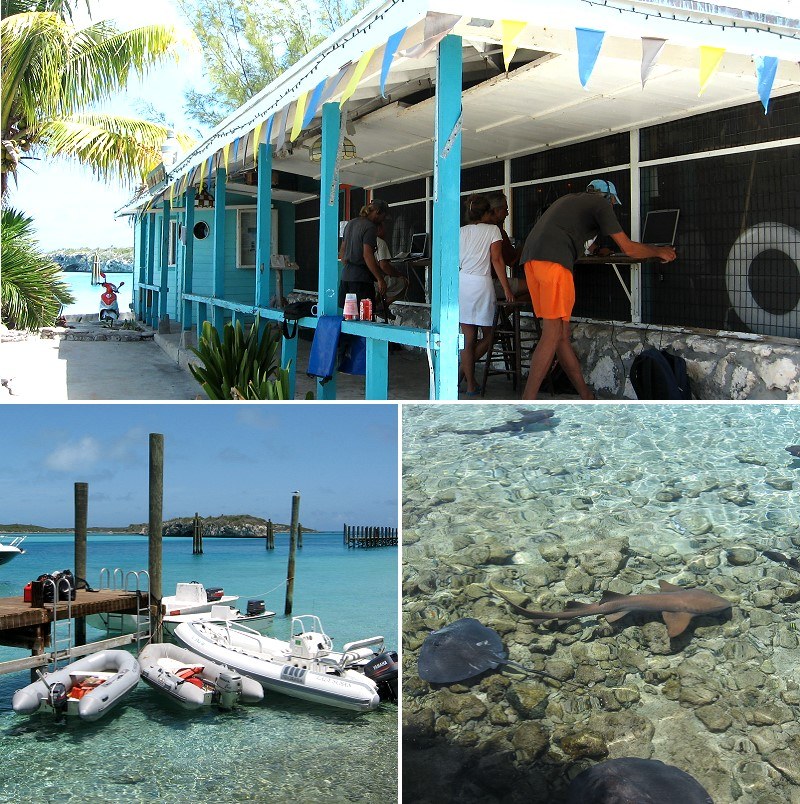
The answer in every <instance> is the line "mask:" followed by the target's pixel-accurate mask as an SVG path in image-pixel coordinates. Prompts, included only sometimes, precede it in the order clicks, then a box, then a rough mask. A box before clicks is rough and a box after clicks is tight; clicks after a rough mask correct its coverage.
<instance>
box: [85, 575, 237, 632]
mask: <svg viewBox="0 0 800 804" xmlns="http://www.w3.org/2000/svg"><path fill="white" fill-rule="evenodd" d="M238 599H239V596H238V595H226V594H223V590H222V589H219V588H209V589H207V588H206V587H205V586H203V584H201V583H198V582H197V581H191V582H189V583H178V584H176V586H175V594H174V595H168V596H167V597H163V598H161V606H162V608H163V610H164V612H165V616H167V617H177V616H182V615H184V614H201V613H203V612H209V611H211V607H212V606H230V605H231V604H232V603H235V602H236V601H237V600H238ZM86 622H87V623H88V624H89V625H91V626H92V627H93V628H99V629H101V630H103V631H108V632H109V633H119V634H133V633H134V632H136V631H137V630H138V629H137V625H138V618H137V616H136V615H135V614H118V613H114V612H110V613H109V612H105V613H101V614H91V615H89V616H88V617H87V618H86ZM143 627H146V626H144V625H143Z"/></svg>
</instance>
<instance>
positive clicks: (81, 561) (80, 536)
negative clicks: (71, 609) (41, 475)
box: [75, 483, 89, 645]
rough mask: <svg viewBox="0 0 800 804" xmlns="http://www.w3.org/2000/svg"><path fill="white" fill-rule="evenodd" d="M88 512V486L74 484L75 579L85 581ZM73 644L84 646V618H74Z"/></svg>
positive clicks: (85, 484)
mask: <svg viewBox="0 0 800 804" xmlns="http://www.w3.org/2000/svg"><path fill="white" fill-rule="evenodd" d="M88 511H89V484H88V483H76V484H75V577H76V578H83V579H84V580H85V579H86V523H87V517H88ZM75 644H76V645H85V644H86V618H85V617H76V618H75Z"/></svg>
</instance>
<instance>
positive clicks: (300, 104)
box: [289, 92, 308, 142]
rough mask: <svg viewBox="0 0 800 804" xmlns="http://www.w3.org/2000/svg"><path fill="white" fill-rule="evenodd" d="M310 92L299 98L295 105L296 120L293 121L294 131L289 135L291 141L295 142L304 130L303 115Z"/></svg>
mask: <svg viewBox="0 0 800 804" xmlns="http://www.w3.org/2000/svg"><path fill="white" fill-rule="evenodd" d="M307 99H308V92H304V93H303V94H302V95H301V96H300V97H299V98H298V99H297V105H296V106H295V107H294V122H293V123H292V133H291V134H290V135H289V142H294V141H295V140H296V139H297V138H298V137H299V136H300V132H301V131H302V130H303V117H304V115H305V113H306V100H307Z"/></svg>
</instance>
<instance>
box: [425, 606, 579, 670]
mask: <svg viewBox="0 0 800 804" xmlns="http://www.w3.org/2000/svg"><path fill="white" fill-rule="evenodd" d="M501 664H504V665H508V666H509V667H513V668H514V669H516V670H518V671H520V672H522V673H526V674H529V675H536V676H544V677H545V678H551V679H553V680H554V681H559V682H561V679H559V678H556V677H555V676H551V675H550V674H549V673H545V672H544V671H543V670H532V669H529V668H527V667H523V666H522V665H519V664H517V663H516V662H512V661H511V660H510V659H509V658H508V654H507V653H506V652H505V650H504V648H503V642H502V640H501V639H500V635H499V634H498V633H497V631H494V630H493V629H491V628H488V627H487V626H485V625H483V624H482V623H480V622H478V620H475V619H473V618H471V617H465V618H464V619H462V620H456V621H455V622H453V623H450V625H446V626H445V627H444V628H440V629H439V630H438V631H431V633H430V634H428V637H427V638H426V639H425V642H423V643H422V650H421V651H420V654H419V662H418V663H417V666H418V669H419V677H420V678H421V679H422V680H423V681H427V682H429V683H430V684H456V683H457V682H459V681H466V680H467V679H469V678H474V677H475V676H477V675H480V674H481V673H483V672H485V671H486V670H494V669H495V668H497V667H499V666H500V665H501ZM562 683H565V682H562ZM566 683H570V682H566Z"/></svg>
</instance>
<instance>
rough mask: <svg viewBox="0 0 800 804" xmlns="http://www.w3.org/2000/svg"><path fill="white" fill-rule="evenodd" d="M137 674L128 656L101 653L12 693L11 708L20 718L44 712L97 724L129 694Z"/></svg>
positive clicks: (107, 652)
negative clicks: (93, 721) (70, 716)
mask: <svg viewBox="0 0 800 804" xmlns="http://www.w3.org/2000/svg"><path fill="white" fill-rule="evenodd" d="M139 674H140V670H139V663H138V662H137V661H136V658H135V657H134V656H132V655H131V654H130V653H128V652H127V651H124V650H103V651H100V652H98V653H93V654H91V655H90V656H85V657H84V658H83V659H78V660H77V661H75V662H72V664H68V665H67V666H66V667H64V668H62V669H61V670H56V671H55V672H53V673H44V674H42V677H41V678H40V679H39V680H38V681H34V682H33V683H32V684H28V686H27V687H23V688H22V689H20V690H17V691H16V692H15V693H14V697H13V699H12V701H11V706H12V708H13V709H14V711H15V712H16V713H17V714H20V715H30V714H33V713H34V712H38V711H45V712H54V713H56V714H65V715H74V716H77V717H79V718H81V719H82V720H97V719H99V718H101V717H102V716H103V715H105V714H106V713H107V712H110V711H111V710H112V709H113V708H114V707H115V706H116V705H117V704H118V703H120V702H121V701H122V700H123V699H124V698H125V697H126V696H127V695H129V694H130V693H131V692H133V690H134V688H135V687H136V685H137V684H138V683H139Z"/></svg>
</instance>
